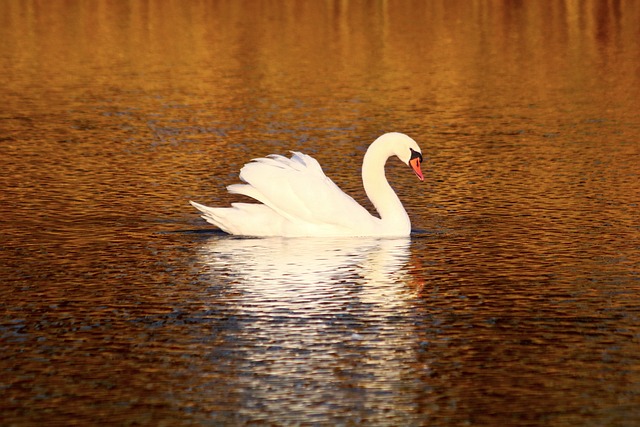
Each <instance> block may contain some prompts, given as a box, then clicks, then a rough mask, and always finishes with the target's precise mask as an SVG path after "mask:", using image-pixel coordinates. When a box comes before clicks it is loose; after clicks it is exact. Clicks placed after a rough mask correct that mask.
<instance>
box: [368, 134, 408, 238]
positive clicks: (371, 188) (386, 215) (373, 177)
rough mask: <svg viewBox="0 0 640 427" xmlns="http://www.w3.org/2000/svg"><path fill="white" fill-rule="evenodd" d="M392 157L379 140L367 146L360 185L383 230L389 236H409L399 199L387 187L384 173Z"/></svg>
mask: <svg viewBox="0 0 640 427" xmlns="http://www.w3.org/2000/svg"><path fill="white" fill-rule="evenodd" d="M392 155H394V153H393V152H392V151H391V150H390V149H389V148H388V144H385V143H384V141H381V140H380V139H378V140H376V141H374V142H373V144H371V145H370V146H369V149H368V150H367V152H366V154H365V155H364V160H363V162H362V183H363V184H364V191H365V192H366V193H367V197H369V200H371V202H372V203H373V205H374V206H375V208H376V210H377V211H378V214H379V215H380V219H381V220H382V223H383V226H384V227H385V229H388V230H389V232H390V233H391V234H394V233H398V234H409V233H410V232H411V222H410V221H409V215H407V211H405V209H404V207H403V206H402V203H401V202H400V199H399V198H398V196H397V195H396V193H395V191H393V189H392V188H391V186H390V185H389V182H388V181H387V177H386V176H385V173H384V165H385V163H386V162H387V159H388V158H389V157H391V156H392Z"/></svg>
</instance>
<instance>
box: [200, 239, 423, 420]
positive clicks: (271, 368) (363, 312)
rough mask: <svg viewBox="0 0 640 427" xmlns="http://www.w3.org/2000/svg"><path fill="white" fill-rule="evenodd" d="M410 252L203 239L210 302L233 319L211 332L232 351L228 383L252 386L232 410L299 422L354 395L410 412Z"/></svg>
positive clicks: (382, 242) (353, 243) (381, 244)
mask: <svg viewBox="0 0 640 427" xmlns="http://www.w3.org/2000/svg"><path fill="white" fill-rule="evenodd" d="M409 249H410V240H409V239H406V238H405V239H399V240H398V239H326V238H325V239H307V238H305V239H287V238H269V239H234V238H226V239H216V240H211V241H209V242H207V243H206V244H205V245H204V246H203V247H202V248H201V256H202V262H203V263H204V264H205V270H206V271H207V273H206V274H209V278H208V280H210V281H211V283H212V284H213V283H215V284H217V285H216V286H212V289H213V292H215V293H216V294H215V295H212V296H211V301H214V303H215V304H216V306H217V309H223V310H225V311H226V312H227V313H229V314H228V316H229V318H233V319H235V320H234V321H233V325H232V328H233V329H232V330H226V333H224V334H220V332H217V334H218V335H217V336H219V337H223V338H220V339H221V341H218V342H217V345H218V346H222V347H224V348H227V349H229V350H231V351H227V352H226V353H225V354H226V355H227V357H226V358H225V360H224V362H225V363H228V364H230V365H232V366H233V367H234V369H233V371H234V373H235V375H234V377H233V378H232V379H230V383H229V386H230V387H231V388H236V389H238V390H252V391H251V393H250V394H249V395H245V400H243V402H242V404H241V405H240V406H241V407H240V408H237V411H238V413H239V414H243V415H245V416H248V417H253V416H258V415H260V414H263V413H265V412H266V413H269V412H271V413H277V414H290V416H291V417H292V419H291V420H289V421H295V420H296V419H298V420H299V419H300V417H306V416H307V415H309V414H308V411H311V410H312V408H316V409H317V408H322V407H325V406H326V405H330V406H331V407H332V408H334V409H336V408H338V407H339V406H340V404H341V402H342V401H348V400H349V399H351V400H352V399H354V398H355V396H361V399H362V402H361V404H362V405H363V406H364V407H368V406H371V408H370V409H371V410H372V411H373V409H374V408H375V409H376V410H379V411H380V410H381V411H382V412H381V413H385V411H394V412H397V413H398V414H408V413H410V411H411V410H412V408H413V407H412V405H413V402H414V400H415V394H414V393H415V392H418V390H412V388H411V386H410V385H407V380H406V378H405V374H404V373H405V372H406V370H407V366H410V363H412V361H414V360H415V355H414V354H413V350H412V349H414V348H415V347H416V344H415V342H414V340H415V338H414V337H415V336H416V334H415V327H414V325H413V323H412V321H411V319H413V318H414V317H415V314H412V313H410V310H413V309H414V308H412V307H413V305H412V301H414V298H415V296H414V295H413V293H412V292H411V286H408V283H409V281H410V277H409V276H408V273H407V269H406V265H407V264H408V259H409ZM399 351H401V353H400V354H401V355H402V357H399V356H398V354H399V353H398V352H399ZM217 363H220V362H219V361H218V362H217ZM319 390H323V392H322V393H319V392H318V391H319ZM354 391H357V394H354ZM390 393H391V394H390ZM323 394H324V395H323ZM327 394H328V395H329V396H331V401H330V402H328V401H327ZM389 395H394V396H396V395H399V396H401V398H398V399H395V400H394V401H389V399H388V396H389ZM257 406H260V407H259V408H258V409H257ZM255 411H258V412H255ZM281 421H287V420H281ZM374 421H375V420H374Z"/></svg>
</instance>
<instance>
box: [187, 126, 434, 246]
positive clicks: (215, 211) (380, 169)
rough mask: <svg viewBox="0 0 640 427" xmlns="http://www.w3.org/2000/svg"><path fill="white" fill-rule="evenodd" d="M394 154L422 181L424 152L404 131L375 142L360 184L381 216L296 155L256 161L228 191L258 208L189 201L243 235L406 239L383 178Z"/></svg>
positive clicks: (406, 224)
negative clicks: (239, 181)
mask: <svg viewBox="0 0 640 427" xmlns="http://www.w3.org/2000/svg"><path fill="white" fill-rule="evenodd" d="M393 155H396V156H398V157H399V158H400V160H402V161H403V162H404V163H406V164H407V165H409V166H411V168H412V169H413V170H414V172H415V173H416V175H418V177H419V178H420V180H423V176H422V171H421V169H420V162H421V161H422V154H421V152H420V147H418V144H417V143H416V142H415V141H414V140H413V139H411V138H409V137H408V136H407V135H404V134H401V133H386V134H384V135H382V136H381V137H379V138H378V139H376V140H375V141H374V142H373V143H372V144H371V145H370V146H369V148H368V149H367V152H366V154H365V156H364V160H363V162H362V181H363V184H364V189H365V191H366V193H367V196H368V197H369V199H370V200H371V202H372V203H373V204H374V206H375V207H376V210H377V211H378V213H379V214H380V218H377V217H375V216H373V215H371V214H370V213H369V212H368V211H367V210H366V209H365V208H363V207H362V206H361V205H360V204H358V202H356V201H355V200H354V199H353V198H351V197H350V196H348V195H347V194H345V193H344V192H342V190H340V188H338V186H337V185H336V184H334V183H333V181H331V179H329V178H328V177H327V176H326V175H325V174H324V172H323V171H322V168H321V167H320V164H319V163H318V162H317V161H316V160H315V159H314V158H313V157H310V156H307V155H306V154H302V153H298V152H293V156H291V158H286V157H284V156H279V155H271V156H268V157H266V158H260V159H254V160H253V161H252V162H250V163H247V164H246V165H244V167H243V168H242V169H241V170H240V179H241V180H242V181H244V182H245V184H234V185H230V186H228V187H227V189H228V191H229V192H230V193H234V194H244V195H245V196H249V197H251V198H253V199H255V200H257V201H258V202H260V204H258V203H232V204H231V207H230V208H210V207H207V206H203V205H201V204H198V203H195V202H190V203H191V204H192V205H193V206H194V207H195V208H197V209H198V210H199V211H200V212H201V213H202V218H204V219H205V220H206V221H207V222H209V223H210V224H213V225H215V226H216V227H218V228H220V229H221V230H223V231H225V232H227V233H230V234H236V235H242V236H285V237H300V236H318V237H322V236H394V237H396V236H408V235H409V234H410V233H411V222H410V221H409V216H408V215H407V212H406V211H405V209H404V207H403V206H402V203H401V202H400V199H398V196H397V195H396V193H395V192H394V191H393V189H392V188H391V186H390V185H389V183H388V182H387V179H386V177H385V174H384V165H385V163H386V161H387V159H388V158H389V157H391V156H393Z"/></svg>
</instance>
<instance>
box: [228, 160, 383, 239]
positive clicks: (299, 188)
mask: <svg viewBox="0 0 640 427" xmlns="http://www.w3.org/2000/svg"><path fill="white" fill-rule="evenodd" d="M292 153H293V156H292V157H291V158H287V157H284V156H279V155H271V156H269V157H266V158H260V159H255V160H253V161H252V162H250V163H247V164H246V165H245V166H244V167H243V168H242V169H241V170H240V179H241V180H242V181H244V182H245V183H246V184H235V185H230V186H229V187H227V188H228V190H229V192H230V193H236V194H244V195H246V196H249V197H252V198H254V199H256V200H258V201H260V202H262V203H264V204H265V205H267V206H268V207H270V208H271V209H273V210H274V211H275V212H277V213H278V214H280V215H282V216H283V217H284V218H286V219H287V220H289V221H291V222H292V223H294V224H295V223H308V224H317V225H334V226H337V227H345V228H348V229H353V230H358V229H362V228H363V227H366V226H367V225H369V224H370V223H371V221H374V220H375V219H376V218H375V217H373V216H372V215H371V214H369V212H368V211H367V210H366V209H365V208H363V207H362V206H361V205H360V204H358V202H356V201H355V200H354V199H353V198H351V197H350V196H349V195H347V194H345V193H344V192H343V191H342V190H340V188H338V186H337V185H336V184H335V183H334V182H333V181H332V180H331V179H329V178H328V177H327V176H326V175H325V174H324V172H323V171H322V168H321V167H320V164H319V163H318V162H317V161H316V160H315V159H314V158H313V157H311V156H308V155H306V154H302V153H298V152H292Z"/></svg>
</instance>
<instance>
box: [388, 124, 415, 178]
mask: <svg viewBox="0 0 640 427" xmlns="http://www.w3.org/2000/svg"><path fill="white" fill-rule="evenodd" d="M381 138H385V139H389V142H390V143H391V144H390V146H391V147H393V148H392V149H393V154H395V155H396V156H398V158H399V159H400V160H402V161H403V162H404V163H405V164H406V165H408V166H409V167H411V169H413V171H414V172H415V174H416V175H417V176H418V178H420V181H424V175H422V169H421V167H420V164H421V163H422V151H421V150H420V147H418V143H417V142H415V141H414V140H413V139H412V138H410V137H408V136H407V135H405V134H403V133H398V132H391V133H386V134H384V135H382V137H381Z"/></svg>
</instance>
